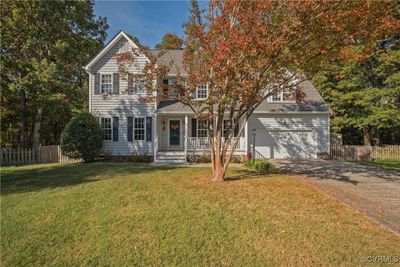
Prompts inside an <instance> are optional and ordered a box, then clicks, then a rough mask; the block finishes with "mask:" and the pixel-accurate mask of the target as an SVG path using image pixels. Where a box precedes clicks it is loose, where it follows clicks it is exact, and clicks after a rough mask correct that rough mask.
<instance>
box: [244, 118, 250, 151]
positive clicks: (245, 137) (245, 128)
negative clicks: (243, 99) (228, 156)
mask: <svg viewBox="0 0 400 267" xmlns="http://www.w3.org/2000/svg"><path fill="white" fill-rule="evenodd" d="M248 122H249V120H248V119H247V121H246V125H245V126H244V144H243V145H244V148H245V152H246V155H247V154H248V153H249V148H248V147H247V139H248V137H247V136H248V134H249V126H248Z"/></svg>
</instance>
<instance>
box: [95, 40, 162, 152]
mask: <svg viewBox="0 0 400 267" xmlns="http://www.w3.org/2000/svg"><path fill="white" fill-rule="evenodd" d="M121 43H127V40H126V39H124V38H123V37H122V38H121V40H120V41H118V42H117V43H116V45H114V47H112V48H111V49H110V50H109V51H108V52H107V53H106V54H105V55H104V56H103V57H102V58H100V59H99V61H97V62H96V63H95V64H94V65H93V67H92V68H91V70H90V74H89V78H90V82H89V86H90V97H89V99H90V101H89V105H90V107H89V110H90V112H91V113H92V114H93V115H95V116H97V117H113V116H117V117H119V129H118V133H119V134H118V135H119V136H118V141H104V149H105V151H106V153H108V154H111V155H130V154H136V153H139V154H149V155H151V154H153V152H154V150H153V144H152V142H148V141H135V140H134V141H133V142H128V139H127V117H128V116H132V117H154V103H143V102H141V101H139V95H137V94H136V93H133V95H128V94H127V89H128V80H127V79H123V78H122V77H120V81H119V95H112V96H109V97H108V98H107V99H104V98H103V96H102V95H101V94H100V95H95V94H94V86H95V74H96V73H117V72H118V64H117V61H116V60H115V59H114V58H113V57H114V55H115V54H116V53H117V52H118V50H119V45H120V44H121ZM145 63H146V57H145V56H142V57H140V58H138V59H137V63H136V64H134V65H133V66H132V68H131V70H130V71H131V72H134V73H137V72H139V71H140V70H141V69H142V68H143V67H144V65H145ZM120 76H121V75H120ZM153 140H154V129H153Z"/></svg>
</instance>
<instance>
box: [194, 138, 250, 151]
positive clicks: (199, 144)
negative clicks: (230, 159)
mask: <svg viewBox="0 0 400 267" xmlns="http://www.w3.org/2000/svg"><path fill="white" fill-rule="evenodd" d="M237 138H239V143H238V145H237V146H236V150H242V151H243V150H246V139H245V137H233V138H232V140H231V143H230V144H229V147H228V149H231V148H232V146H233V144H235V142H236V140H237ZM224 139H225V138H222V140H223V141H224ZM187 149H188V150H189V151H193V150H208V149H210V139H209V138H208V137H188V138H187Z"/></svg>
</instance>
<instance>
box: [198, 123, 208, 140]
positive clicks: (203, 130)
mask: <svg viewBox="0 0 400 267" xmlns="http://www.w3.org/2000/svg"><path fill="white" fill-rule="evenodd" d="M207 122H208V121H207V120H197V137H208V131H207V124H208V123H207Z"/></svg>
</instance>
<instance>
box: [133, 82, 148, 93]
mask: <svg viewBox="0 0 400 267" xmlns="http://www.w3.org/2000/svg"><path fill="white" fill-rule="evenodd" d="M142 82H144V81H143V80H134V81H133V82H132V83H133V88H134V89H135V93H136V94H138V95H145V94H147V90H146V88H142V87H141V86H137V85H140V84H141V83H142ZM139 88H141V89H143V90H144V91H143V92H142V93H141V92H139V90H138V89H139Z"/></svg>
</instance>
